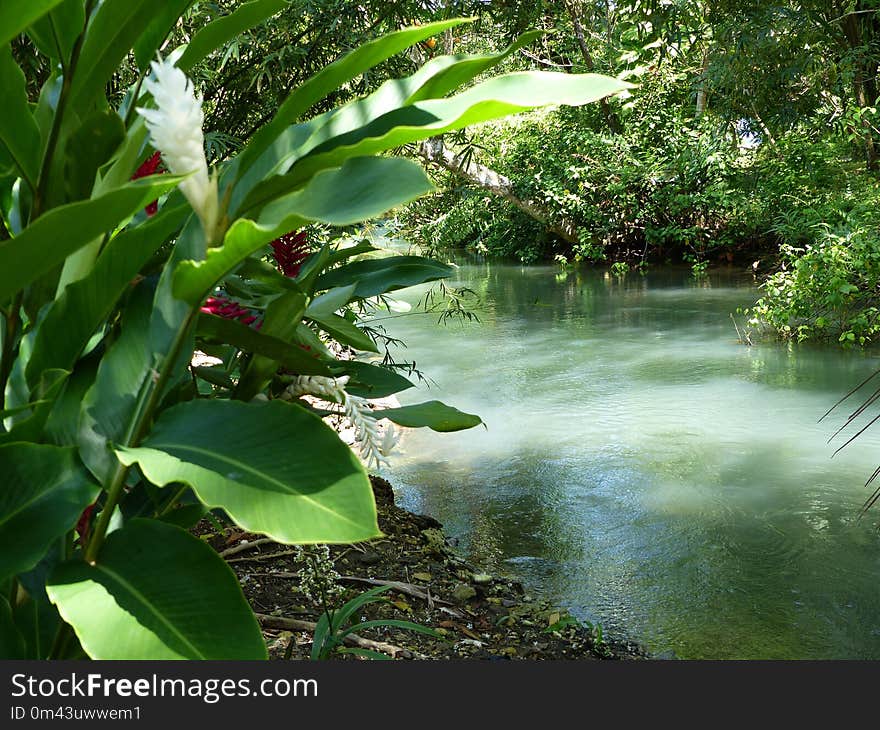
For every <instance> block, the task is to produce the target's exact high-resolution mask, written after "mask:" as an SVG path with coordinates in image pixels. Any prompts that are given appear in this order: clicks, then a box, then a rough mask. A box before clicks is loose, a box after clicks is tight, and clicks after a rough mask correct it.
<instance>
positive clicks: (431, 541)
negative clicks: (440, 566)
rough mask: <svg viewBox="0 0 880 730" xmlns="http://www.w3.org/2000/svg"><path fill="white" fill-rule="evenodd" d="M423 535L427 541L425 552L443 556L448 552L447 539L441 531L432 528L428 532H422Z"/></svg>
mask: <svg viewBox="0 0 880 730" xmlns="http://www.w3.org/2000/svg"><path fill="white" fill-rule="evenodd" d="M421 535H422V537H423V538H424V540H425V550H426V551H427V552H429V553H434V554H436V555H442V554H443V553H444V552H446V537H445V536H444V535H443V533H442V532H441V531H440V530H438V529H436V528H434V527H431V528H428V529H427V530H422V532H421Z"/></svg>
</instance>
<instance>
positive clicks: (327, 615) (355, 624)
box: [311, 586, 443, 659]
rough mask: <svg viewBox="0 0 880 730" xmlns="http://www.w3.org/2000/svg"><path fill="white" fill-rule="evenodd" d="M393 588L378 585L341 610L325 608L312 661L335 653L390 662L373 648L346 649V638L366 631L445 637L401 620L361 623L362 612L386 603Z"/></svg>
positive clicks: (316, 634) (318, 628)
mask: <svg viewBox="0 0 880 730" xmlns="http://www.w3.org/2000/svg"><path fill="white" fill-rule="evenodd" d="M391 588H392V586H378V587H376V588H371V589H370V590H368V591H364V592H363V593H361V594H359V595H357V596H355V597H354V598H352V599H351V600H350V601H347V602H346V603H344V604H343V605H342V606H341V607H340V608H337V609H334V608H330V607H329V606H327V605H325V607H324V613H322V614H321V617H320V618H319V619H318V623H317V625H316V626H315V635H314V637H313V638H312V657H311V658H312V659H329V658H330V657H331V656H333V654H354V655H356V656H361V657H364V658H366V659H389V658H390V657H388V656H387V655H386V654H382V653H381V652H378V651H374V650H372V649H362V648H360V647H345V646H343V643H344V641H345V637H346V636H349V635H350V634H354V633H356V632H357V631H362V630H363V629H375V628H394V629H403V630H405V631H415V632H416V633H419V634H427V635H428V636H431V637H433V638H435V639H441V640H442V639H443V637H442V636H441V635H440V634H439V633H437V632H436V631H434V630H433V629H430V628H428V627H427V626H422V625H421V624H417V623H415V622H413V621H401V620H399V619H391V618H383V619H373V620H370V621H359V620H358V617H359V614H358V612H359V611H360V610H361V609H362V608H363V607H364V606H366V605H368V604H370V603H381V602H386V601H387V600H388V599H387V598H385V597H384V596H382V595H381V594H382V593H385V592H386V591H388V590H390V589H391Z"/></svg>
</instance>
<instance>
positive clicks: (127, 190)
mask: <svg viewBox="0 0 880 730" xmlns="http://www.w3.org/2000/svg"><path fill="white" fill-rule="evenodd" d="M178 182H180V178H179V177H175V176H173V175H154V176H152V177H148V178H143V179H142V180H137V181H135V182H132V183H129V184H127V185H125V186H124V187H121V188H118V189H117V190H114V191H112V192H109V193H107V194H106V195H102V196H101V197H99V198H95V199H94V200H84V201H81V202H79V203H71V204H69V205H63V206H61V207H59V208H55V209H53V210H50V211H49V212H48V213H46V214H45V215H43V216H41V217H40V218H38V219H37V220H36V221H34V222H33V223H32V224H31V225H29V226H28V227H27V229H26V230H24V231H23V232H22V233H21V234H20V235H18V236H16V237H15V238H12V239H10V240H8V241H2V242H0V261H2V262H3V263H2V265H0V301H3V300H5V299H6V298H7V297H9V296H10V295H11V294H14V293H15V292H16V291H18V290H20V289H23V288H24V287H26V286H27V285H28V284H30V283H31V282H32V281H34V280H35V279H36V278H37V277H39V276H40V275H42V274H45V273H46V272H48V271H50V270H51V269H53V268H55V266H57V265H58V264H60V263H61V262H62V261H64V259H66V258H67V257H68V256H69V255H70V254H72V253H73V252H74V251H76V250H77V249H79V248H80V247H82V246H85V245H86V244H87V243H89V242H91V241H93V240H94V239H95V238H97V237H98V236H100V235H103V234H104V233H109V232H111V231H112V230H113V229H114V228H115V227H116V226H117V225H118V224H119V223H120V221H123V220H125V218H126V217H128V216H130V215H132V214H133V213H135V212H137V211H138V210H140V209H141V208H144V207H146V205H147V203H149V202H151V201H153V200H155V199H156V198H157V197H159V196H160V195H162V194H163V193H165V192H167V191H168V190H170V189H171V188H173V187H174V186H175V185H177V183H178Z"/></svg>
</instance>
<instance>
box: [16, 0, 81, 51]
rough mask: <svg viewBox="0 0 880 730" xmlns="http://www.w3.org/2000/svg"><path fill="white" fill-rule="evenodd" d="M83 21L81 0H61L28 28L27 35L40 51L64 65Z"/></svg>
mask: <svg viewBox="0 0 880 730" xmlns="http://www.w3.org/2000/svg"><path fill="white" fill-rule="evenodd" d="M85 23H86V12H85V4H84V3H83V0H62V2H61V4H60V5H58V6H57V7H56V8H54V9H53V10H52V11H51V12H50V13H48V14H47V15H44V16H43V17H42V18H40V19H39V20H38V21H37V22H36V23H34V24H33V25H32V26H31V27H30V28H29V29H28V35H29V36H30V37H31V39H32V40H33V41H34V44H35V45H36V46H37V48H38V49H39V50H40V52H41V53H43V54H45V55H47V56H49V58H53V59H55V60H56V61H60V62H61V63H62V64H63V65H64V66H65V67H66V66H67V62H68V61H69V60H70V54H71V52H72V51H73V46H74V45H75V44H76V39H77V38H78V37H79V35H80V34H81V33H82V32H83V29H84V28H85Z"/></svg>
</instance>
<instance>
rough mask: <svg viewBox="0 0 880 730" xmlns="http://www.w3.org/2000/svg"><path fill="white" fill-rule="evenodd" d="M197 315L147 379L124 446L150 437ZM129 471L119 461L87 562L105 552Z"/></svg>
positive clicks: (191, 314) (183, 326)
mask: <svg viewBox="0 0 880 730" xmlns="http://www.w3.org/2000/svg"><path fill="white" fill-rule="evenodd" d="M197 313H198V308H197V307H193V308H191V309H190V311H189V314H188V315H187V317H186V319H185V320H184V322H183V324H181V326H180V327H179V329H178V330H177V334H176V335H175V337H174V341H173V342H172V344H171V347H170V348H169V350H168V352H167V353H166V354H165V360H164V361H163V363H162V369H161V370H160V371H159V374H158V376H157V377H156V378H155V380H154V379H153V378H151V377H148V378H147V381H146V383H145V386H144V389H143V390H142V391H141V396H140V398H139V399H138V404H137V407H136V410H135V414H134V417H133V418H132V420H131V422H130V423H129V428H128V433H126V436H125V439H124V440H123V444H122V445H123V446H137V445H138V444H139V443H140V442H141V440H142V439H143V438H144V436H146V433H147V430H148V429H149V427H150V424H151V423H152V420H153V413H154V412H155V410H156V408H157V407H158V406H159V403H160V401H161V399H162V392H163V391H164V390H165V386H166V384H167V383H168V379H169V378H170V377H171V371H172V370H173V368H174V363H175V362H176V361H177V358H178V357H179V356H180V351H181V348H182V347H183V343H184V342H185V341H186V336H187V334H188V333H189V330H190V327H191V326H192V324H193V322H194V321H195V317H196V314H197ZM129 469H130V467H127V466H125V465H124V464H122V463H121V462H119V463H117V465H116V470H115V471H114V472H113V476H112V477H111V478H110V482H109V485H108V486H107V488H106V491H107V500H106V502H105V503H104V507H103V509H102V510H101V514H100V515H99V516H98V522H97V523H96V525H95V529H94V532H93V533H92V536H91V537H90V538H89V544H88V546H87V547H86V550H85V555H84V558H85V561H86V562H87V563H94V562H95V558H96V557H97V555H98V551H99V550H100V549H101V545H103V544H104V538H105V536H106V535H107V528H108V527H109V526H110V518H111V517H112V516H113V510H114V509H115V508H116V505H117V504H118V503H119V499H120V497H121V496H122V492H123V489H124V487H125V478H126V477H127V476H128V471H129Z"/></svg>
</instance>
